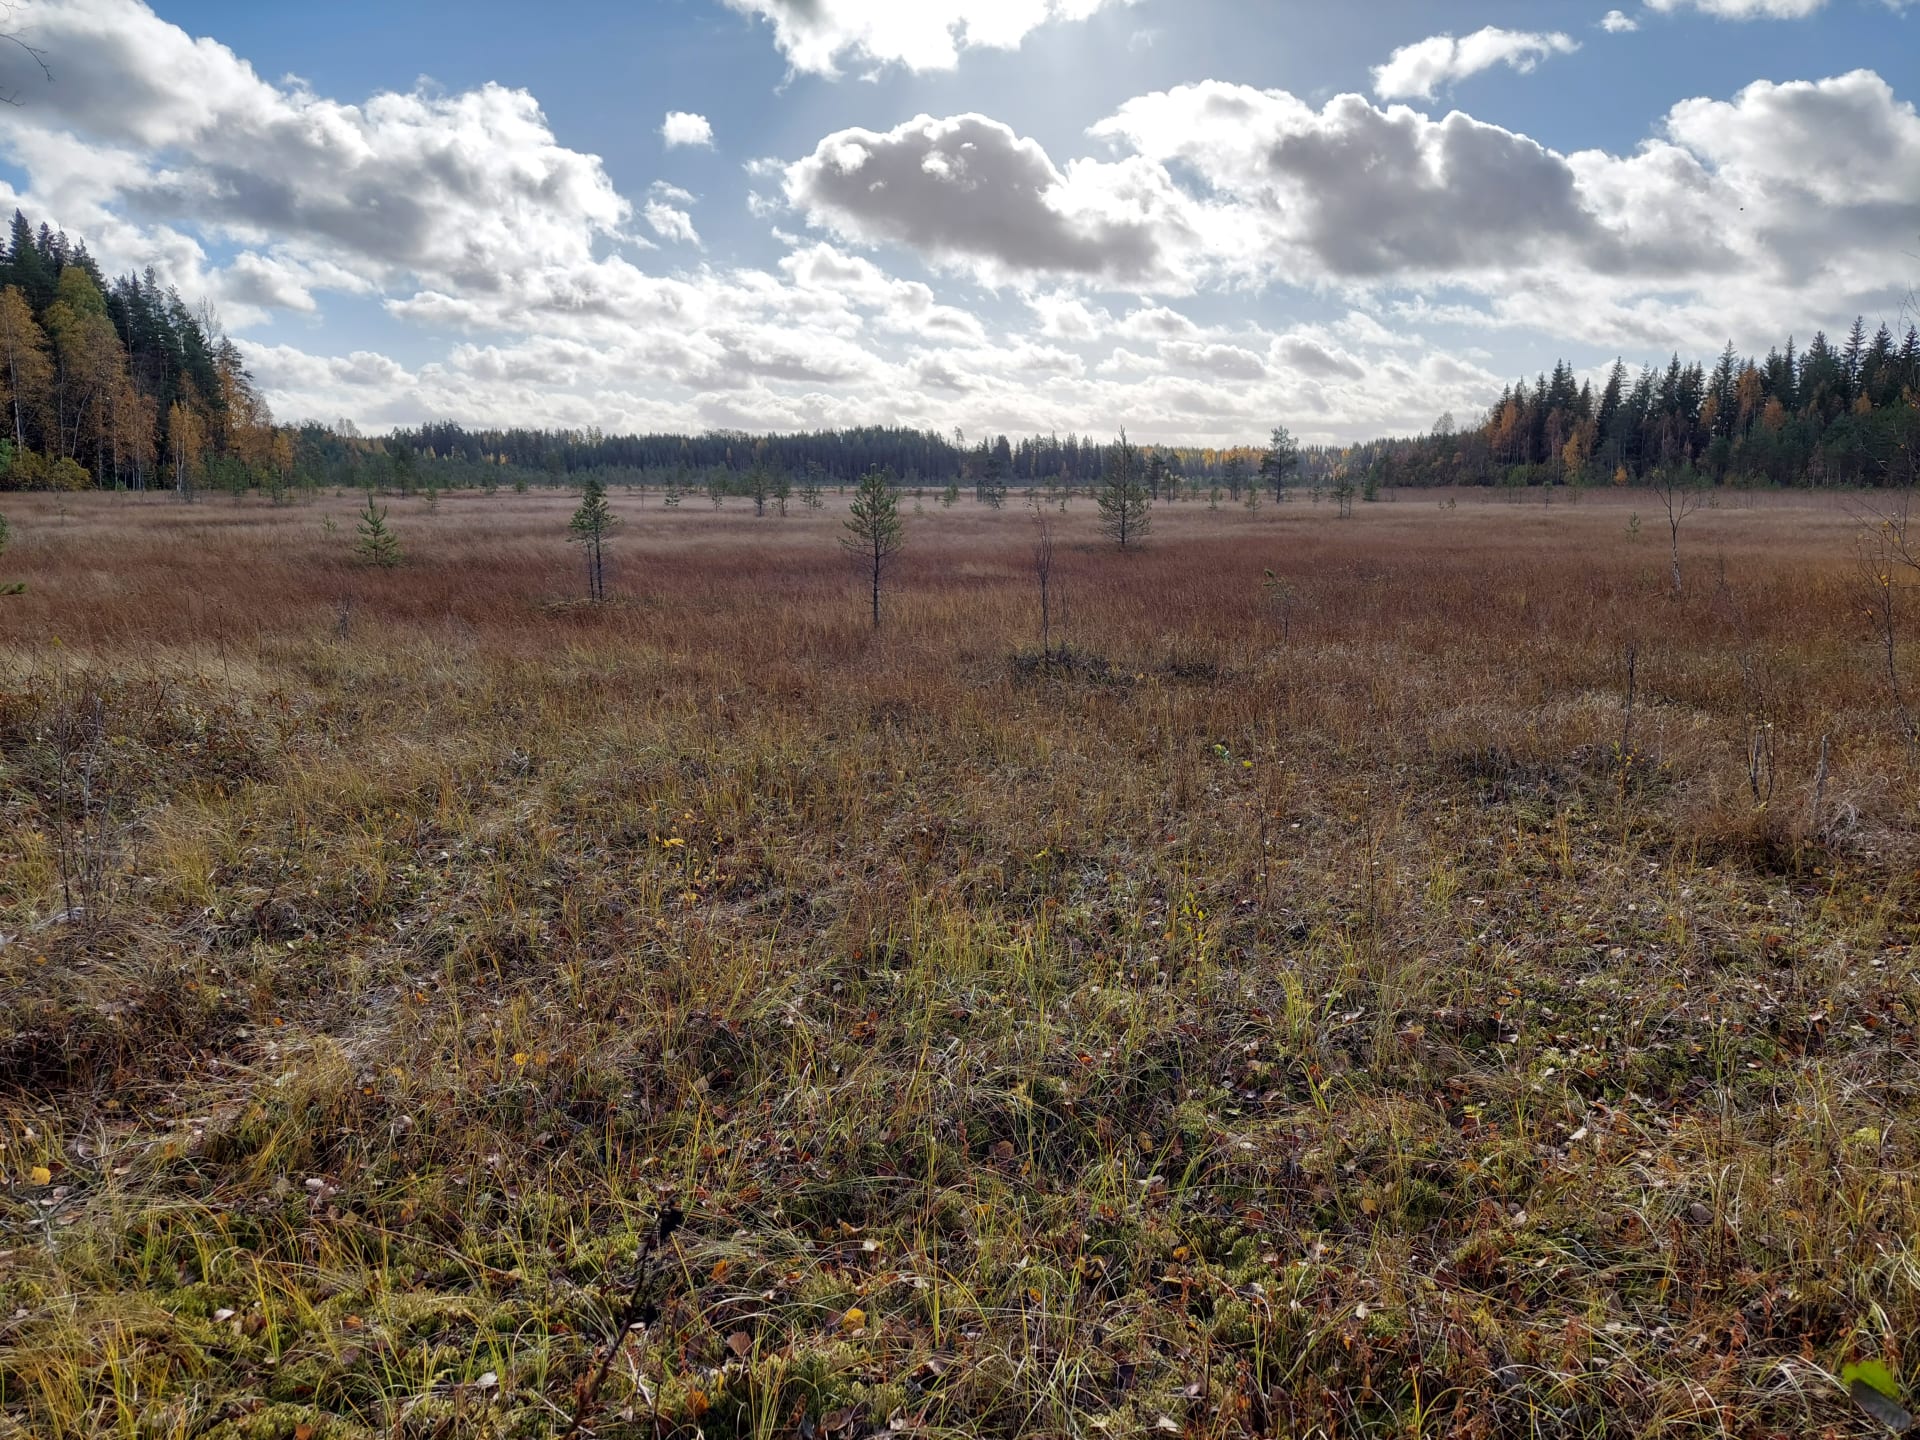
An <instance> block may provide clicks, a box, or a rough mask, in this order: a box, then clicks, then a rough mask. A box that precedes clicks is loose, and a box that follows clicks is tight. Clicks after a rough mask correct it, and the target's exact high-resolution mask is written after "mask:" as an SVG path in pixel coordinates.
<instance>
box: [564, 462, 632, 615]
mask: <svg viewBox="0 0 1920 1440" xmlns="http://www.w3.org/2000/svg"><path fill="white" fill-rule="evenodd" d="M619 523H620V522H619V521H618V520H616V519H615V518H614V514H613V511H612V509H610V508H609V507H608V505H607V487H606V486H604V485H602V484H601V483H600V481H599V479H598V478H597V477H594V476H591V475H590V476H588V477H587V488H586V490H585V492H584V493H583V494H582V495H581V497H580V508H579V509H578V510H576V511H574V512H573V519H571V520H569V521H568V522H567V528H568V529H569V530H571V531H572V532H573V540H574V543H575V544H577V545H579V546H580V547H581V550H582V551H583V553H584V554H585V555H586V557H587V598H588V599H589V600H593V601H595V602H598V601H601V600H605V599H606V598H607V567H606V545H607V541H608V540H609V539H610V538H611V537H612V535H613V528H614V526H616V525H618V524H619Z"/></svg>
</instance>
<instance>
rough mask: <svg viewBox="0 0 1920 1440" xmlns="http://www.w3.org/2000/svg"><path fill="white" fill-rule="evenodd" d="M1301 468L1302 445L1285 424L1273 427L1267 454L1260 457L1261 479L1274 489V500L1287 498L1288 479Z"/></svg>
mask: <svg viewBox="0 0 1920 1440" xmlns="http://www.w3.org/2000/svg"><path fill="white" fill-rule="evenodd" d="M1299 468H1300V447H1299V445H1298V444H1296V443H1295V441H1294V438H1293V432H1292V431H1290V430H1288V429H1287V427H1286V426H1284V425H1276V426H1274V427H1273V436H1272V438H1271V439H1270V440H1269V441H1268V443H1267V452H1266V454H1264V455H1262V456H1261V457H1260V479H1261V481H1262V482H1263V483H1265V484H1266V485H1268V486H1270V487H1271V488H1272V490H1273V498H1274V500H1275V501H1276V502H1277V501H1281V500H1285V499H1286V498H1287V479H1288V477H1289V476H1291V475H1292V474H1293V472H1294V471H1296V470H1298V469H1299Z"/></svg>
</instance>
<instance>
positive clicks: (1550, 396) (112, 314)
mask: <svg viewBox="0 0 1920 1440" xmlns="http://www.w3.org/2000/svg"><path fill="white" fill-rule="evenodd" d="M0 405H3V406H4V424H3V425H0V489H8V490H23V489H38V490H46V489H59V490H81V489H90V488H104V489H123V488H124V489H133V490H142V489H150V488H157V487H164V488H169V489H174V490H177V491H179V492H181V493H183V494H187V495H191V494H193V493H195V492H197V491H200V490H206V489H214V490H226V491H232V492H236V493H238V492H244V491H246V490H250V489H255V488H258V489H261V490H265V491H269V492H271V493H274V494H279V493H283V492H286V491H288V490H292V489H297V488H301V487H314V486H330V487H338V486H345V485H353V486H379V487H388V486H393V487H398V488H400V489H403V490H411V489H415V488H423V487H426V488H432V487H453V486H461V485H477V486H483V487H491V486H495V485H499V484H501V483H508V484H512V485H515V486H516V487H522V488H524V487H526V486H528V485H531V484H538V483H565V482H566V480H567V478H568V477H569V476H571V475H575V474H578V473H580V472H587V471H591V472H594V473H595V474H596V475H598V476H599V478H601V479H602V480H603V481H607V482H610V483H615V484H618V483H622V482H625V483H630V484H631V483H641V484H656V485H661V486H665V487H668V488H671V489H675V490H678V489H681V488H687V489H691V488H696V487H698V488H704V489H707V490H708V491H710V492H712V493H714V494H716V495H717V494H720V493H725V492H729V491H732V490H736V489H740V488H743V487H744V484H745V482H744V479H742V480H741V482H740V483H738V484H736V483H735V477H746V476H748V475H752V476H754V477H756V478H755V481H754V483H755V484H760V485H764V483H765V480H766V477H767V476H769V475H772V476H778V477H781V478H783V479H788V478H790V479H795V480H799V481H801V482H802V483H808V482H811V483H813V484H824V483H832V484H845V483H847V482H849V481H851V480H854V479H856V478H857V477H859V476H860V475H862V474H864V473H866V472H867V471H868V470H870V469H874V468H881V469H885V470H888V471H890V472H891V473H892V474H893V475H894V476H896V477H898V478H899V479H900V480H901V481H902V482H903V483H906V484H909V485H916V484H940V485H946V484H951V483H956V482H962V481H964V482H967V483H969V484H972V485H973V486H975V487H976V488H977V489H979V490H982V491H984V492H985V493H987V494H989V495H996V494H998V493H999V492H1002V491H1004V489H1005V488H1006V487H1007V486H1021V487H1036V486H1047V487H1052V486H1067V487H1072V486H1085V485H1090V484H1093V483H1095V482H1097V481H1098V480H1099V479H1100V478H1101V476H1102V474H1103V473H1104V472H1105V471H1106V469H1107V466H1108V465H1109V463H1110V462H1111V458H1112V456H1113V455H1114V453H1115V445H1114V442H1113V441H1112V440H1110V439H1108V438H1106V437H1101V438H1094V437H1090V436H1088V437H1082V436H1076V435H1068V436H1066V437H1065V438H1064V439H1062V438H1060V437H1058V436H1052V435H1049V436H1035V437H1030V438H1027V439H1023V440H1020V441H1017V442H1015V441H1011V440H1009V439H1008V438H1007V437H1006V436H1004V435H997V436H985V437H976V438H975V439H974V440H972V441H969V440H968V439H967V437H966V436H965V435H963V434H961V433H959V432H955V433H954V434H952V435H943V434H939V433H935V432H930V431H923V430H911V429H901V428H891V427H868V428H861V429H850V430H832V431H816V432H812V433H807V434H786V435H761V436H756V435H750V434H746V433H743V432H728V431H715V432H710V433H707V434H702V435H665V434H663V435H605V434H602V433H601V432H600V431H598V430H584V431H578V430H571V431H570V430H540V429H527V428H512V429H481V430H476V429H469V428H465V427H462V426H460V425H456V424H453V423H451V422H447V423H436V424H429V425H423V426H421V427H419V428H417V429H397V430H395V431H393V432H392V433H390V434H389V435H386V436H384V437H378V438H375V437H368V436H363V435H361V434H359V433H358V432H357V431H356V430H355V429H354V427H353V426H352V425H350V424H347V423H345V422H342V423H341V424H340V425H338V426H326V425H319V424H311V423H310V424H303V425H280V424H276V423H275V422H274V419H273V416H272V413H271V411H270V410H269V409H268V407H267V404H266V402H265V400H264V399H263V398H262V397H261V395H260V393H259V392H258V390H257V389H256V388H255V386H254V383H253V378H252V376H251V375H250V374H249V373H248V370H247V367H246V365H245V364H244V363H243V360H242V357H241V355H240V352H239V350H238V348H237V347H236V346H235V345H234V344H233V342H232V341H231V340H230V339H228V338H227V337H226V336H224V335H223V334H222V333H221V332H220V329H219V326H218V325H217V323H216V322H215V321H214V320H213V318H212V317H211V316H210V315H209V314H208V313H206V312H205V311H204V310H203V311H201V312H198V313H196V312H195V311H193V310H192V309H190V308H189V307H188V306H187V305H186V304H185V302H183V301H182V300H181V298H180V296H179V295H178V294H177V293H176V292H175V291H174V290H173V289H172V288H171V287H163V286H162V284H161V282H160V280H159V279H158V277H156V276H155V274H154V272H153V270H152V269H148V270H147V271H146V273H145V274H144V275H139V276H135V275H125V276H121V277H120V278H118V279H114V280H111V281H110V280H108V279H106V278H105V277H104V276H103V275H102V273H101V271H100V268H99V266H98V265H97V264H96V263H95V262H94V260H93V259H92V257H91V256H90V255H88V253H87V251H86V247H85V246H84V245H83V244H79V243H75V242H71V241H69V240H68V238H67V237H66V236H65V235H64V234H61V233H57V232H54V231H52V230H50V229H49V227H47V226H46V225H44V224H43V225H41V226H40V227H39V228H38V229H37V230H36V229H35V228H34V227H33V225H32V224H31V223H30V222H29V220H28V219H27V218H26V216H24V215H23V214H21V213H20V212H18V211H15V212H14V216H13V222H12V226H11V229H10V231H9V233H8V236H7V240H6V245H5V248H4V251H0ZM1287 418H1289V417H1284V416H1280V417H1275V419H1276V420H1285V419H1287ZM1140 453H1141V454H1143V455H1144V456H1145V461H1144V463H1145V475H1146V480H1147V483H1148V485H1149V487H1150V488H1151V489H1152V490H1153V492H1154V493H1155V494H1156V495H1163V494H1167V493H1169V492H1174V493H1177V492H1178V491H1179V490H1180V489H1181V488H1182V487H1207V488H1211V487H1212V486H1214V485H1220V486H1222V487H1224V488H1226V489H1228V490H1230V491H1232V493H1233V494H1234V495H1235V496H1236V497H1237V496H1238V495H1239V493H1240V491H1241V490H1242V488H1244V487H1247V486H1250V485H1252V484H1255V483H1258V481H1257V479H1256V477H1257V476H1258V475H1259V474H1260V473H1261V470H1262V461H1263V459H1265V458H1266V457H1267V455H1268V447H1267V446H1266V445H1264V444H1258V445H1246V446H1227V447H1218V448H1208V447H1196V446H1151V445H1149V446H1142V447H1140ZM1298 453H1299V460H1300V464H1299V467H1298V469H1297V470H1296V471H1294V472H1293V474H1292V477H1291V478H1293V479H1294V480H1295V481H1296V483H1302V484H1307V485H1319V484H1322V483H1327V482H1333V483H1336V484H1338V483H1345V484H1350V485H1353V486H1355V487H1356V488H1362V489H1364V490H1365V491H1366V492H1368V493H1372V492H1374V491H1375V490H1377V489H1378V488H1381V487H1393V486H1436V485H1496V484H1497V485H1512V486H1529V485H1561V484H1573V485H1579V484H1609V483H1611V484H1622V485H1624V484H1629V483H1636V482H1639V481H1643V480H1645V479H1647V478H1649V477H1651V476H1664V477H1672V476H1675V475H1679V476H1682V477H1685V478H1687V479H1690V480H1697V481H1699V482H1701V483H1713V484H1729V483H1731V484H1768V485H1782V486H1784V485H1887V484H1910V483H1913V482H1914V480H1915V479H1916V464H1920V333H1916V329H1915V327H1914V326H1912V325H1908V326H1907V328H1906V332H1905V334H1904V336H1896V334H1895V333H1894V331H1893V330H1892V329H1890V328H1889V327H1888V326H1886V325H1884V324H1883V325H1881V326H1880V327H1879V328H1878V329H1877V330H1876V331H1875V332H1874V333H1872V334H1871V335H1869V334H1868V333H1867V327H1866V325H1865V323H1864V322H1863V321H1860V320H1856V321H1855V322H1854V324H1853V328H1852V330H1851V332H1850V333H1849V334H1848V336H1847V338H1846V340H1845V341H1844V342H1843V343H1842V344H1840V345H1837V346H1836V345H1834V344H1833V343H1831V342H1830V341H1829V340H1828V339H1827V337H1826V335H1825V334H1816V335H1815V336H1814V337H1813V339H1812V340H1811V341H1810V342H1808V344H1807V345H1806V347H1805V348H1804V349H1802V350H1796V348H1795V346H1794V343H1793V342H1792V341H1788V342H1787V345H1786V348H1785V349H1784V350H1780V349H1774V350H1772V351H1770V352H1769V353H1768V354H1767V356H1766V358H1765V359H1763V360H1754V359H1750V358H1744V357H1741V356H1739V355H1737V354H1736V353H1735V352H1734V349H1733V347H1732V346H1731V345H1729V346H1728V347H1727V349H1726V351H1725V352H1724V353H1723V354H1722V355H1721V356H1720V358H1719V360H1718V361H1717V362H1715V363H1714V364H1713V365H1712V366H1711V367H1708V366H1706V365H1704V364H1701V363H1698V362H1696V363H1693V364H1682V363H1681V361H1680V359H1679V357H1678V356H1676V357H1674V359H1673V360H1672V361H1671V362H1670V363H1669V364H1668V365H1667V366H1666V367H1665V368H1664V369H1660V368H1654V367H1649V368H1646V369H1643V370H1641V371H1639V372H1638V373H1637V374H1634V373H1631V372H1629V370H1628V369H1627V367H1626V365H1625V364H1624V363H1622V362H1616V363H1615V364H1614V366H1613V369H1612V371H1611V373H1610V374H1609V376H1608V377H1607V379H1606V381H1605V382H1604V384H1603V385H1602V386H1601V387H1600V389H1599V390H1598V392H1597V393H1596V391H1595V389H1594V386H1593V383H1592V382H1591V381H1579V380H1577V379H1576V377H1575V373H1574V370H1573V367H1572V366H1570V365H1568V364H1566V363H1564V362H1563V363H1561V364H1559V365H1557V366H1556V367H1555V368H1554V370H1553V373H1552V374H1551V375H1550V376H1549V375H1541V376H1540V377H1539V378H1538V379H1537V380H1536V381H1534V382H1532V383H1529V382H1527V381H1524V380H1523V381H1521V382H1520V383H1519V384H1518V385H1515V386H1512V387H1509V388H1508V390H1507V391H1506V392H1505V393H1504V394H1502V395H1501V397H1500V399H1499V401H1498V402H1497V403H1496V404H1495V405H1493V407H1492V408H1491V409H1490V410H1489V411H1488V412H1487V413H1486V414H1485V415H1484V416H1481V417H1477V418H1476V419H1475V420H1474V421H1473V422H1472V423H1470V424H1468V425H1465V426H1459V425H1456V424H1455V422H1454V420H1453V418H1452V417H1451V416H1443V417H1442V418H1441V419H1440V421H1439V422H1437V423H1436V424H1435V425H1434V427H1433V429H1432V430H1431V431H1430V432H1429V433H1427V434H1424V435H1418V436H1411V437H1403V438H1397V439H1382V440H1374V441H1368V442H1364V443H1361V444H1357V445H1348V446H1307V447H1303V448H1301V449H1300V451H1299V452H1298ZM1280 473H1281V475H1282V478H1283V479H1285V478H1287V470H1286V469H1285V468H1284V467H1283V468H1282V469H1281V471H1280Z"/></svg>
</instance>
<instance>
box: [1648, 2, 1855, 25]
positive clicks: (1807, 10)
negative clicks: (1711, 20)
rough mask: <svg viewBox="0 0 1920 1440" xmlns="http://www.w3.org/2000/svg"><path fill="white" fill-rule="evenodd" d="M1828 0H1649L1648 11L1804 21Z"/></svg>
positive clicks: (1728, 17) (1743, 18)
mask: <svg viewBox="0 0 1920 1440" xmlns="http://www.w3.org/2000/svg"><path fill="white" fill-rule="evenodd" d="M1826 3H1827V0H1646V4H1647V8H1648V9H1649V10H1660V11H1667V12H1671V11H1675V10H1698V11H1699V12H1700V13H1701V14H1703V15H1714V16H1718V17H1719V18H1720V19H1722V20H1804V19H1805V18H1806V17H1807V16H1809V15H1811V14H1813V13H1814V12H1815V11H1816V10H1820V9H1823V8H1824V7H1825V6H1826Z"/></svg>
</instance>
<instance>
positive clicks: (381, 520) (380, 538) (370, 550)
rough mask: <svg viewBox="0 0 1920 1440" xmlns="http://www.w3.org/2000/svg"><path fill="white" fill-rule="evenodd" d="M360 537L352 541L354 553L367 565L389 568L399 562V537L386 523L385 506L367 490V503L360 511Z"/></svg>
mask: <svg viewBox="0 0 1920 1440" xmlns="http://www.w3.org/2000/svg"><path fill="white" fill-rule="evenodd" d="M359 536H360V538H359V539H358V540H356V541H354V544H353V548H354V553H355V554H357V555H358V556H359V557H360V558H361V560H362V561H364V562H365V563H366V564H368V565H377V566H379V567H380V569H382V570H391V569H393V568H394V566H396V565H398V564H399V563H400V538H399V537H398V536H397V535H395V534H394V533H393V531H392V530H391V529H390V528H389V527H388V525H387V512H386V507H384V506H382V505H380V504H378V503H376V502H375V500H374V498H373V491H372V490H371V489H369V490H368V491H367V505H366V508H365V509H364V510H362V511H361V512H360V525H359Z"/></svg>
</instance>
